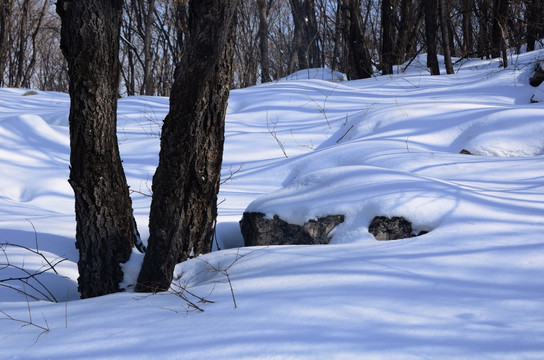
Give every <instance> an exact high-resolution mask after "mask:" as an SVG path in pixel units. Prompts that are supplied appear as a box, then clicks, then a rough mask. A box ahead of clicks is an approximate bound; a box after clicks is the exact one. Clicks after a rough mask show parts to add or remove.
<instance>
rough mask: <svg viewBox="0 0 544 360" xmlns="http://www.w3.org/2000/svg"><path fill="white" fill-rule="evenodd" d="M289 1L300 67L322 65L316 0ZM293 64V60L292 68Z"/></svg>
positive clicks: (306, 67) (300, 68)
mask: <svg viewBox="0 0 544 360" xmlns="http://www.w3.org/2000/svg"><path fill="white" fill-rule="evenodd" d="M289 2H290V4H291V14H292V16H293V23H294V26H295V31H294V39H293V40H294V41H293V42H294V45H293V46H294V47H295V51H294V52H296V54H297V57H298V69H299V70H302V69H308V68H315V67H321V59H320V54H321V52H320V49H319V34H318V31H317V19H316V15H315V2H314V0H290V1H289ZM293 60H294V57H293V58H292V61H293ZM292 64H293V62H291V65H290V68H292V67H293V66H292ZM292 70H294V68H293V69H292Z"/></svg>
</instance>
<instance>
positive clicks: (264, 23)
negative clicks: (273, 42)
mask: <svg viewBox="0 0 544 360" xmlns="http://www.w3.org/2000/svg"><path fill="white" fill-rule="evenodd" d="M257 10H258V12H259V33H258V37H259V50H260V60H261V82H262V83H265V82H269V81H270V80H271V79H270V64H269V62H268V4H267V2H266V0H257Z"/></svg>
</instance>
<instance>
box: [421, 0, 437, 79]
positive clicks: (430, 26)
mask: <svg viewBox="0 0 544 360" xmlns="http://www.w3.org/2000/svg"><path fill="white" fill-rule="evenodd" d="M423 6H424V8H425V38H426V40H425V41H426V45H427V67H428V68H430V69H431V75H440V67H439V66H438V57H437V55H436V40H437V32H438V25H437V21H436V20H437V16H438V7H437V0H423Z"/></svg>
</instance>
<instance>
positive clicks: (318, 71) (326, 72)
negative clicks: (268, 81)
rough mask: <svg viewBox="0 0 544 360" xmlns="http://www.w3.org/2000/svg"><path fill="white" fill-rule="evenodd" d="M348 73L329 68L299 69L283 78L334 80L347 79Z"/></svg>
mask: <svg viewBox="0 0 544 360" xmlns="http://www.w3.org/2000/svg"><path fill="white" fill-rule="evenodd" d="M347 79H348V78H347V76H346V74H343V73H341V72H338V71H334V70H331V69H327V68H312V69H305V70H299V71H297V72H294V73H293V74H291V75H289V76H287V77H284V78H282V79H281V80H283V81H285V80H325V81H332V82H339V81H347Z"/></svg>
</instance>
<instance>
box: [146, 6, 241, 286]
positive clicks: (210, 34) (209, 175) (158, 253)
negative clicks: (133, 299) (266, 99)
mask: <svg viewBox="0 0 544 360" xmlns="http://www.w3.org/2000/svg"><path fill="white" fill-rule="evenodd" d="M236 3H237V0H229V1H226V0H201V1H190V2H189V23H188V34H187V38H186V40H185V42H184V55H183V58H182V60H181V63H180V66H179V67H178V68H177V71H176V78H175V81H174V85H173V88H172V92H171V95H170V111H169V113H168V115H167V117H166V118H165V120H164V125H163V129H162V137H161V150H160V154H159V165H158V167H157V171H156V173H155V176H154V177H153V187H152V189H153V200H152V202H151V213H150V219H149V231H150V237H149V245H148V250H147V253H146V255H145V258H144V263H143V265H142V270H141V272H140V275H139V278H138V284H137V286H136V290H137V291H152V292H157V291H165V290H167V289H168V288H169V287H170V283H171V281H172V276H173V270H174V266H175V264H176V263H179V262H181V261H184V260H186V259H187V258H189V256H190V255H191V254H194V255H195V256H197V255H199V254H203V253H207V252H209V251H211V245H212V234H213V228H214V222H215V218H216V215H217V192H218V190H219V181H220V170H221V161H222V153H223V142H224V126H225V112H226V107H227V100H228V97H229V85H230V83H231V79H232V54H233V47H234V32H233V24H234V13H235V8H236Z"/></svg>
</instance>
